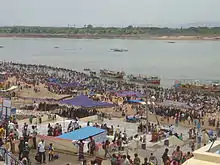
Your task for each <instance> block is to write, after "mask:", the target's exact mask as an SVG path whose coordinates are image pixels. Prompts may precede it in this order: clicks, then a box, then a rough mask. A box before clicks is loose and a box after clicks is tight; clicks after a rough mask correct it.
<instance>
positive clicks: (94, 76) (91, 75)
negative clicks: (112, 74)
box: [89, 71, 99, 78]
mask: <svg viewBox="0 0 220 165" xmlns="http://www.w3.org/2000/svg"><path fill="white" fill-rule="evenodd" d="M89 74H90V77H91V78H99V77H98V76H97V74H96V72H94V71H90V72H89Z"/></svg>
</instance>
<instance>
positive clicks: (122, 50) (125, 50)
mask: <svg viewBox="0 0 220 165" xmlns="http://www.w3.org/2000/svg"><path fill="white" fill-rule="evenodd" d="M110 50H111V51H114V52H127V51H128V49H110Z"/></svg>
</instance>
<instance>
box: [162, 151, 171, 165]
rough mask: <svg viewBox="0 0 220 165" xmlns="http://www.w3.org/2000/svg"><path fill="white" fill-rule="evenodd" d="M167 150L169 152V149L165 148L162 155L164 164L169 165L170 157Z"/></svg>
mask: <svg viewBox="0 0 220 165" xmlns="http://www.w3.org/2000/svg"><path fill="white" fill-rule="evenodd" d="M168 152H169V149H168V148H166V149H165V151H164V153H163V155H162V159H163V164H164V165H169V164H170V157H169V156H168Z"/></svg>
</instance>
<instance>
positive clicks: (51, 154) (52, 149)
mask: <svg viewBox="0 0 220 165" xmlns="http://www.w3.org/2000/svg"><path fill="white" fill-rule="evenodd" d="M48 150H49V152H48V154H49V161H51V160H53V158H54V148H53V144H52V143H50V145H49V148H48Z"/></svg>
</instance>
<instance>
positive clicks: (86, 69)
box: [83, 68, 91, 72]
mask: <svg viewBox="0 0 220 165" xmlns="http://www.w3.org/2000/svg"><path fill="white" fill-rule="evenodd" d="M83 71H88V72H89V71H91V70H90V69H89V68H84V69H83Z"/></svg>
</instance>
